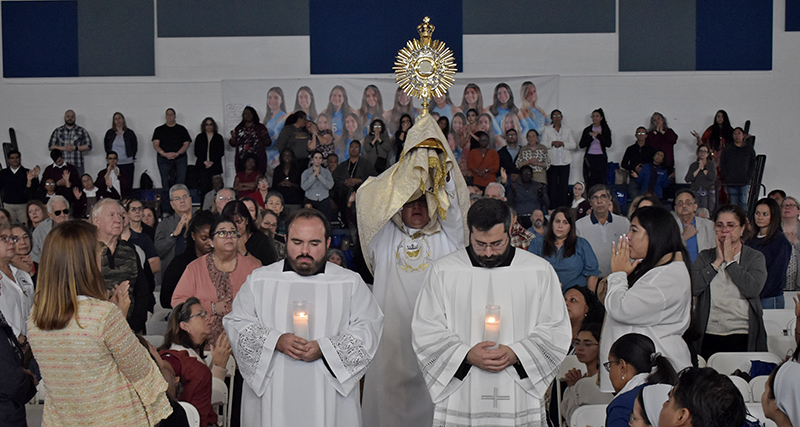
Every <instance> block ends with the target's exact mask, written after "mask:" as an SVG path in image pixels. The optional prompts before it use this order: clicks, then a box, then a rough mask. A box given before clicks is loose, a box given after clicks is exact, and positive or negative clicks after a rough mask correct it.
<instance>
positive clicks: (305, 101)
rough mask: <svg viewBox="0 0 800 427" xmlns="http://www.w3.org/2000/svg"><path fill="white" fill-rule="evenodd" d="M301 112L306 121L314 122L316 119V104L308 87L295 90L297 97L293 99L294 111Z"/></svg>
mask: <svg viewBox="0 0 800 427" xmlns="http://www.w3.org/2000/svg"><path fill="white" fill-rule="evenodd" d="M300 110H303V111H305V112H306V115H307V116H308V120H310V121H312V122H313V121H314V120H316V119H317V104H316V102H315V101H314V92H312V91H311V88H310V87H308V86H300V89H297V95H295V97H294V111H300Z"/></svg>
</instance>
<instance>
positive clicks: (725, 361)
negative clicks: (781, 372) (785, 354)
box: [708, 351, 783, 375]
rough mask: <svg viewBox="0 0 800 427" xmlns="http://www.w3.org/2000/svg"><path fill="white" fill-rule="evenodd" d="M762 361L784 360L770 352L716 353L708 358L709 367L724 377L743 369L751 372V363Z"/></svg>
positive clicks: (778, 361)
mask: <svg viewBox="0 0 800 427" xmlns="http://www.w3.org/2000/svg"><path fill="white" fill-rule="evenodd" d="M751 360H760V361H762V362H770V363H781V362H782V361H783V360H782V359H781V358H779V357H778V356H776V355H774V354H772V353H770V352H766V351H763V352H759V351H754V352H731V353H724V352H722V353H714V354H712V355H711V357H709V358H708V367H709V368H713V369H714V370H715V371H717V372H719V373H720V374H722V375H730V374H732V373H733V371H735V370H737V369H741V370H743V371H745V372H749V371H750V361H751Z"/></svg>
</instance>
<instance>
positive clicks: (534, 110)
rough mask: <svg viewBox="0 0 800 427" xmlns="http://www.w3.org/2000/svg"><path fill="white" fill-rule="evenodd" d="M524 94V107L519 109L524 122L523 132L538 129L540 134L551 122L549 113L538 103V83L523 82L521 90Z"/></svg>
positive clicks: (522, 122)
mask: <svg viewBox="0 0 800 427" xmlns="http://www.w3.org/2000/svg"><path fill="white" fill-rule="evenodd" d="M519 93H520V94H522V108H520V110H519V121H520V124H522V130H523V133H522V134H527V132H528V130H530V129H536V132H539V135H541V134H542V132H544V127H545V126H547V125H549V124H550V119H549V118H547V113H545V112H544V110H543V109H542V107H540V106H539V105H538V104H537V101H538V99H539V95H538V94H537V92H536V85H534V84H533V83H532V82H525V83H523V84H522V89H520V91H519Z"/></svg>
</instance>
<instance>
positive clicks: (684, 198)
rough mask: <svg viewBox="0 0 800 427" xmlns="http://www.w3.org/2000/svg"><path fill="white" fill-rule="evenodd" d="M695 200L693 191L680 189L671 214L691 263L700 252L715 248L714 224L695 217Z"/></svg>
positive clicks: (715, 234)
mask: <svg viewBox="0 0 800 427" xmlns="http://www.w3.org/2000/svg"><path fill="white" fill-rule="evenodd" d="M696 200H697V199H696V196H695V193H694V191H692V190H690V189H688V188H682V189H680V190H678V192H677V193H676V194H675V210H674V212H672V216H674V217H675V221H677V222H678V226H679V227H680V229H681V240H683V244H684V245H686V250H687V251H688V252H689V258H691V260H692V263H694V260H695V259H697V254H698V253H700V252H701V251H704V250H706V249H711V248H715V247H717V233H716V231H715V230H714V223H713V222H711V221H710V220H707V219H704V218H700V217H698V216H696V215H695V213H696V212H697V201H696Z"/></svg>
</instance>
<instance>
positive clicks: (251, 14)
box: [112, 0, 336, 37]
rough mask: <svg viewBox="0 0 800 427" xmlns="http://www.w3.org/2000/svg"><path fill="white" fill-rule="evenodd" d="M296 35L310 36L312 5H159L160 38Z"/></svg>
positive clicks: (191, 1)
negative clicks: (309, 13) (309, 18)
mask: <svg viewBox="0 0 800 427" xmlns="http://www.w3.org/2000/svg"><path fill="white" fill-rule="evenodd" d="M112 1H113V0H112ZM151 9H152V6H151ZM334 24H336V22H329V23H328V25H334ZM295 35H308V1H304V0H288V1H286V0H233V1H220V0H161V1H159V2H158V36H159V37H258V36H295Z"/></svg>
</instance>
